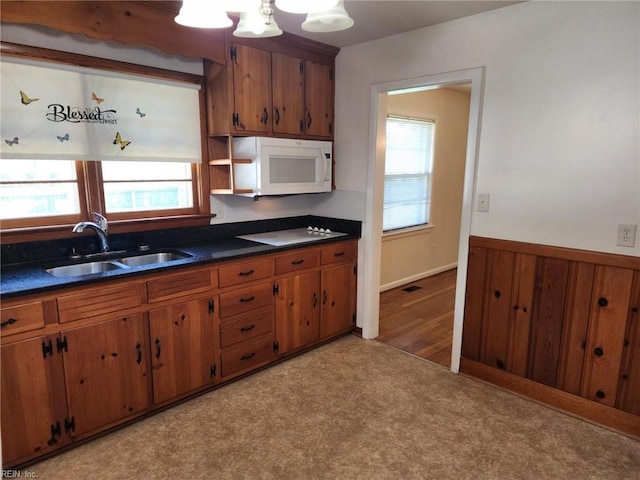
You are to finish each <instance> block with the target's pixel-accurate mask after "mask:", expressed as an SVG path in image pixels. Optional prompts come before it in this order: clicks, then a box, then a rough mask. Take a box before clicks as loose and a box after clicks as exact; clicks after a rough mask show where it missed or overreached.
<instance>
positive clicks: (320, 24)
mask: <svg viewBox="0 0 640 480" xmlns="http://www.w3.org/2000/svg"><path fill="white" fill-rule="evenodd" d="M352 25H353V19H352V18H351V17H350V16H349V14H348V13H347V11H346V10H345V9H344V2H343V0H340V1H339V2H338V4H337V5H336V6H334V7H333V8H330V9H329V10H325V11H322V12H316V13H309V14H308V15H307V19H306V20H305V21H304V23H303V24H302V29H303V30H306V31H307V32H338V31H340V30H346V29H347V28H350V27H351V26H352Z"/></svg>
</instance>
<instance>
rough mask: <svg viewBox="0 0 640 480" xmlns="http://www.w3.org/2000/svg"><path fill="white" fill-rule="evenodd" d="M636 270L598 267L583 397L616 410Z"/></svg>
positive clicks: (583, 382) (583, 381) (581, 391)
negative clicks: (614, 407) (634, 271)
mask: <svg viewBox="0 0 640 480" xmlns="http://www.w3.org/2000/svg"><path fill="white" fill-rule="evenodd" d="M632 281H633V270H630V269H626V268H617V267H605V266H598V267H596V271H595V276H594V282H593V295H592V306H591V316H590V317H589V338H588V339H587V348H586V353H585V365H584V371H583V376H582V386H581V390H580V395H582V396H583V397H586V398H588V399H589V400H594V401H597V402H600V403H602V404H604V405H607V406H610V407H613V406H615V404H616V396H617V387H618V380H619V375H620V368H621V363H622V353H623V347H624V336H625V331H626V322H627V314H628V309H629V304H630V301H631V286H632Z"/></svg>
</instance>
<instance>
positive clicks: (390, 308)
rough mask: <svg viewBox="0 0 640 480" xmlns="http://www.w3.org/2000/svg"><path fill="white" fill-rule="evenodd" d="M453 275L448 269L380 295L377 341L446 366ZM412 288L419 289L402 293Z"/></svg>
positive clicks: (448, 357) (451, 323) (449, 348)
mask: <svg viewBox="0 0 640 480" xmlns="http://www.w3.org/2000/svg"><path fill="white" fill-rule="evenodd" d="M456 274H457V270H456V269H453V270H448V271H446V272H443V273H440V274H438V275H434V276H432V277H427V278H424V279H422V280H419V281H417V282H413V283H410V284H409V285H404V286H402V287H398V288H394V289H393V290H387V291H386V292H383V293H382V294H381V295H380V335H379V336H378V338H377V340H379V341H381V342H383V343H386V344H388V345H392V346H394V347H396V348H399V349H401V350H404V351H405V352H409V353H412V354H414V355H417V356H419V357H422V358H425V359H427V360H429V361H432V362H435V363H439V364H440V365H444V366H445V367H447V368H448V367H450V366H451V339H452V336H453V308H454V297H455V287H456ZM412 286H416V287H420V288H418V289H415V290H413V291H410V292H407V291H405V290H404V289H405V288H407V287H412Z"/></svg>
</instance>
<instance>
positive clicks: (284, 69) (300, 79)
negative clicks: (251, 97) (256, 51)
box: [271, 53, 304, 135]
mask: <svg viewBox="0 0 640 480" xmlns="http://www.w3.org/2000/svg"><path fill="white" fill-rule="evenodd" d="M271 68H272V69H273V76H272V81H273V132H274V133H286V134H290V135H301V134H303V133H304V62H303V61H302V60H301V59H300V58H296V57H290V56H289V55H283V54H281V53H272V54H271Z"/></svg>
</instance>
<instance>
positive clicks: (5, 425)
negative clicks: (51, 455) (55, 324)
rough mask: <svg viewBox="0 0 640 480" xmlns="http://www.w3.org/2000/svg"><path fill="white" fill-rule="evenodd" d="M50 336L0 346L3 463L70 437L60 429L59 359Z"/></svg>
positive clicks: (60, 443) (41, 452)
mask: <svg viewBox="0 0 640 480" xmlns="http://www.w3.org/2000/svg"><path fill="white" fill-rule="evenodd" d="M55 345H56V337H55V336H38V337H35V338H32V339H29V340H24V341H21V342H16V343H11V344H8V345H3V346H2V349H1V350H0V352H1V353H0V369H1V371H2V386H1V388H2V391H1V398H0V400H1V402H2V403H1V405H2V419H1V422H2V461H3V464H4V465H14V464H17V463H20V462H24V461H27V460H29V459H31V458H33V457H36V456H39V455H44V454H46V453H48V452H50V451H52V450H54V449H56V448H59V447H61V446H63V445H65V444H67V443H69V442H70V441H71V437H70V436H69V433H68V431H66V430H65V419H66V415H67V412H66V405H65V394H64V385H63V384H62V378H63V377H62V358H61V356H60V355H58V354H57V353H56V351H55Z"/></svg>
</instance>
